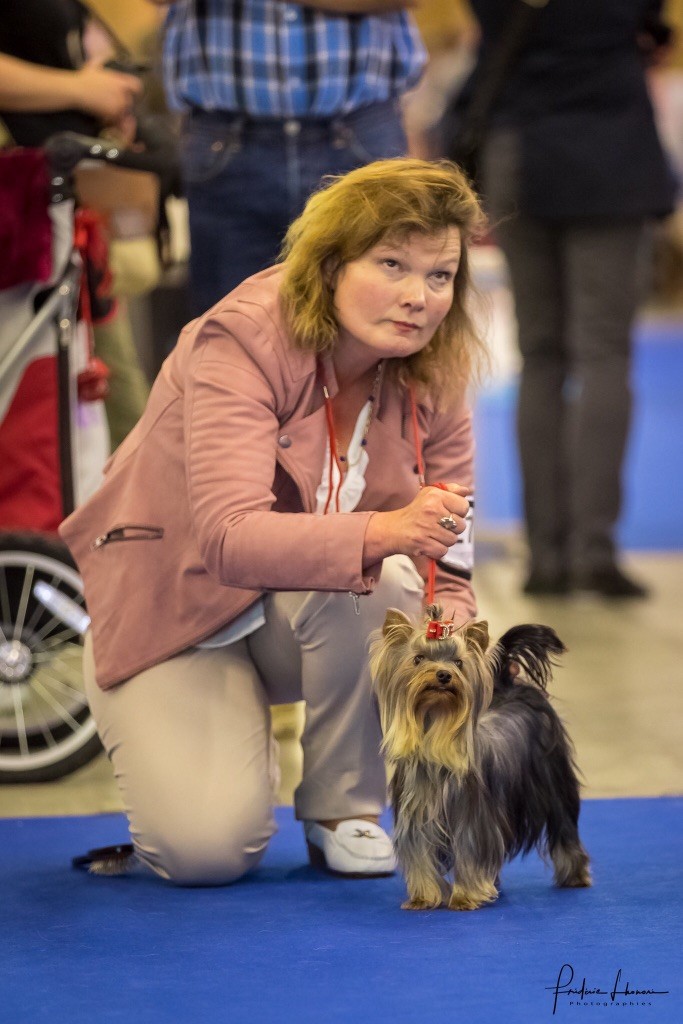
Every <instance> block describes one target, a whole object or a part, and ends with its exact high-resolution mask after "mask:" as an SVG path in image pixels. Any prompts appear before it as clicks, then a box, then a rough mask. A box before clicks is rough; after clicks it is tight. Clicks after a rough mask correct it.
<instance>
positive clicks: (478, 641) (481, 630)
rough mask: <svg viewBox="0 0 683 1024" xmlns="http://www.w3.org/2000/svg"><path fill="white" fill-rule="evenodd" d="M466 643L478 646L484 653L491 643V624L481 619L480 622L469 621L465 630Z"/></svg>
mask: <svg viewBox="0 0 683 1024" xmlns="http://www.w3.org/2000/svg"><path fill="white" fill-rule="evenodd" d="M463 633H464V636H465V643H466V644H467V646H468V647H478V648H479V650H480V651H481V653H482V654H484V653H485V651H486V648H487V647H488V645H489V624H488V622H485V621H484V620H483V619H481V620H480V621H479V622H468V624H467V625H466V626H465V628H464V630H463Z"/></svg>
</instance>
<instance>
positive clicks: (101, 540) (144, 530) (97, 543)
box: [90, 523, 164, 551]
mask: <svg viewBox="0 0 683 1024" xmlns="http://www.w3.org/2000/svg"><path fill="white" fill-rule="evenodd" d="M163 536H164V530H163V527H161V526H139V525H137V524H135V523H130V524H128V525H127V526H114V527H112V529H111V530H107V532H106V533H102V534H100V536H99V537H96V538H95V540H94V541H93V542H92V544H91V545H90V550H91V551H96V550H97V548H101V547H104V545H105V544H114V543H116V542H118V541H122V540H161V538H162V537H163Z"/></svg>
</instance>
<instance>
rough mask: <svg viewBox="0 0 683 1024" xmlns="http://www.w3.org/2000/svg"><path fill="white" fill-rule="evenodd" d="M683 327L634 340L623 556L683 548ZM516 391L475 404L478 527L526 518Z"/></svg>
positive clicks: (510, 386) (497, 390)
mask: <svg viewBox="0 0 683 1024" xmlns="http://www.w3.org/2000/svg"><path fill="white" fill-rule="evenodd" d="M681 382H683V325H681V324H652V323H642V324H640V326H639V329H638V331H637V334H636V337H635V347H634V366H633V390H634V395H635V411H634V418H633V428H632V432H631V437H630V443H629V449H628V454H627V460H626V465H625V470H624V514H623V517H622V521H621V522H620V524H619V531H618V532H619V540H620V543H621V545H622V546H623V547H624V548H632V549H639V550H648V549H649V550H678V549H681V548H683V488H681V486H680V481H681V479H683V403H682V402H681ZM516 401H517V386H516V383H506V384H505V385H501V386H498V387H494V388H491V389H489V390H487V391H484V392H483V393H482V394H481V395H480V397H479V400H478V402H477V408H476V414H475V430H476V436H477V450H478V458H477V480H478V484H477V505H478V518H479V522H480V523H481V524H483V525H487V526H489V527H490V526H505V525H508V524H511V523H517V522H519V520H520V518H521V500H520V480H519V460H518V457H517V447H516V439H515V405H516Z"/></svg>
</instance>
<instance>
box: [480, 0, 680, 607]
mask: <svg viewBox="0 0 683 1024" xmlns="http://www.w3.org/2000/svg"><path fill="white" fill-rule="evenodd" d="M513 2H518V0H507V2H505V3H503V2H500V0H472V8H473V10H474V12H475V14H476V15H477V17H478V19H479V22H480V25H481V30H482V46H481V50H480V62H481V63H480V66H481V64H483V62H484V61H485V60H486V56H487V54H488V52H489V51H490V49H491V47H493V46H495V43H496V40H497V39H498V38H499V37H500V34H501V33H502V31H503V29H504V26H505V24H506V22H507V19H508V17H509V14H510V10H511V8H512V4H513ZM660 10H661V3H659V2H657V0H603V2H602V3H600V4H595V3H593V2H592V0H550V2H549V3H548V5H547V7H545V8H544V9H543V10H542V11H541V12H540V13H539V16H538V18H537V21H536V25H535V28H534V30H533V33H532V35H531V37H530V38H529V39H528V40H527V42H526V44H525V47H524V50H523V52H522V54H521V56H520V57H519V58H518V59H517V61H516V63H515V64H514V67H513V68H512V69H511V71H510V73H509V75H508V77H507V79H506V81H505V84H504V87H503V89H502V92H501V94H500V96H499V97H498V99H497V101H496V105H495V109H494V113H493V117H492V118H491V125H490V134H489V137H488V141H487V144H486V146H485V149H484V155H483V172H482V174H483V194H484V196H485V200H486V204H487V211H488V212H489V213H490V215H491V220H492V222H493V223H494V226H495V237H496V240H497V242H498V243H499V245H500V246H501V248H502V250H503V252H504V253H505V256H506V259H507V263H508V267H509V272H510V280H511V284H512V290H513V293H514V298H515V306H516V314H517V321H518V327H519V334H518V337H519V346H520V350H521V354H522V359H523V366H522V374H521V381H520V391H519V402H518V410H517V427H518V439H519V451H520V458H521V469H522V478H523V492H524V514H525V520H526V529H527V536H528V542H529V553H530V560H529V571H528V576H527V579H526V582H525V584H524V590H525V591H526V592H527V593H530V594H561V593H565V592H567V591H568V590H570V589H571V588H574V587H575V588H578V589H581V590H589V591H593V592H596V593H598V594H600V595H602V596H604V597H608V598H610V597H613V598H629V597H632V598H637V597H644V596H645V595H646V593H647V591H646V588H645V587H644V586H643V585H642V584H640V583H639V582H637V581H635V580H633V579H631V578H630V576H628V575H627V574H626V573H625V572H624V571H623V569H622V567H621V564H620V555H619V551H618V545H617V539H616V526H617V522H618V519H619V515H620V512H621V507H622V483H621V474H622V467H623V462H624V454H625V449H626V442H627V438H628V433H629V425H630V420H631V407H632V397H631V388H630V367H631V331H632V327H633V321H634V317H635V314H636V310H637V308H638V304H639V301H640V299H641V297H642V295H643V285H644V274H643V269H644V265H645V260H644V257H645V256H646V249H645V244H644V243H645V242H646V238H647V225H648V222H649V221H651V219H652V218H654V217H661V216H663V215H665V214H667V213H669V212H670V211H671V209H672V208H673V202H674V195H675V183H674V181H673V177H672V175H671V173H670V170H669V168H668V166H667V162H666V160H665V157H664V155H663V152H662V148H661V146H660V142H659V139H658V136H657V131H656V127H655V122H654V116H653V111H652V106H651V103H650V99H649V96H648V89H647V83H646V79H645V70H646V60H649V59H652V57H653V55H656V53H657V50H658V47H659V45H660V44H661V43H662V41H664V40H666V38H667V35H666V31H665V29H664V28H663V26H661V23H660V22H659V12H660ZM475 75H476V70H475Z"/></svg>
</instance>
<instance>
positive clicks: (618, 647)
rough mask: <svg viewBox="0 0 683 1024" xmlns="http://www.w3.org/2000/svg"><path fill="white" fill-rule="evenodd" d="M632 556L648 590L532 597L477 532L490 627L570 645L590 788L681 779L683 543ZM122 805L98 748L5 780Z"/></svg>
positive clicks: (294, 721)
mask: <svg viewBox="0 0 683 1024" xmlns="http://www.w3.org/2000/svg"><path fill="white" fill-rule="evenodd" d="M628 564H629V566H630V567H631V568H632V569H633V571H634V573H637V575H638V576H639V577H640V578H642V579H643V580H644V581H645V582H646V583H648V584H650V585H651V586H652V589H653V595H652V597H651V598H650V599H649V600H647V601H642V602H633V603H612V604H610V603H607V602H604V601H599V600H598V599H597V598H589V597H572V598H567V599H562V600H560V599H544V600H539V599H531V598H526V597H524V596H523V595H521V594H520V592H519V581H520V578H521V574H522V549H521V545H520V543H519V541H518V540H516V539H515V538H514V537H506V536H500V535H497V536H489V537H486V536H484V537H483V538H482V537H481V536H480V539H479V559H478V571H477V578H476V584H477V592H478V596H479V603H480V609H481V612H482V615H483V616H484V617H487V618H488V619H489V622H490V625H491V632H492V634H493V635H498V634H500V633H501V632H503V631H504V630H505V629H506V628H507V627H508V626H510V625H513V624H514V623H517V622H529V621H535V622H545V623H548V624H549V625H552V626H553V627H554V628H555V629H556V630H557V632H558V633H559V634H560V636H561V638H562V639H563V640H564V642H565V644H566V645H567V647H568V648H569V653H568V654H567V655H565V657H564V660H563V667H562V668H560V669H558V670H557V672H556V675H555V679H554V682H553V684H552V692H553V694H554V695H555V697H556V701H557V706H558V708H559V709H560V710H561V713H562V714H563V716H564V718H565V720H566V721H567V723H568V725H569V729H570V732H571V734H572V736H573V738H574V742H575V744H576V748H577V759H578V763H579V766H580V768H581V770H582V772H583V775H584V778H585V789H584V792H585V795H586V796H588V797H615V796H616V797H620V796H635V795H639V796H657V795H660V794H672V793H680V792H681V791H682V790H683V743H682V742H681V739H682V730H681V721H683V716H682V715H681V710H682V708H681V705H682V704H683V638H682V630H681V617H680V593H681V583H682V581H683V553H676V554H671V555H668V554H662V553H659V554H654V553H647V554H633V555H631V556H630V557H629V559H628ZM299 710H300V709H298V708H297V709H296V710H294V711H291V710H290V711H288V712H286V713H281V714H280V715H279V717H278V722H279V726H278V728H279V732H280V735H281V753H282V767H283V782H282V787H281V792H280V799H281V802H283V803H290V802H291V798H292V792H293V789H294V786H295V785H296V780H297V778H298V775H299V773H300V770H301V757H300V749H299V746H298V743H297V740H296V736H295V733H296V729H297V727H298V721H299V719H300V714H298V711H299ZM120 809H121V804H120V801H119V797H118V792H117V790H116V785H115V782H114V779H113V777H112V773H111V768H110V766H109V762H108V761H107V760H106V758H104V757H100V758H98V759H97V760H96V761H94V762H93V763H92V764H90V765H89V766H87V767H86V768H84V769H81V770H80V771H79V772H76V773H75V774H73V775H71V776H70V777H69V778H67V779H63V780H61V781H58V782H53V783H44V784H42V785H38V786H24V785H18V786H4V787H0V816H3V817H14V816H18V817H21V816H33V815H36V816H40V815H63V814H96V813H100V812H107V811H118V810H120Z"/></svg>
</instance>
